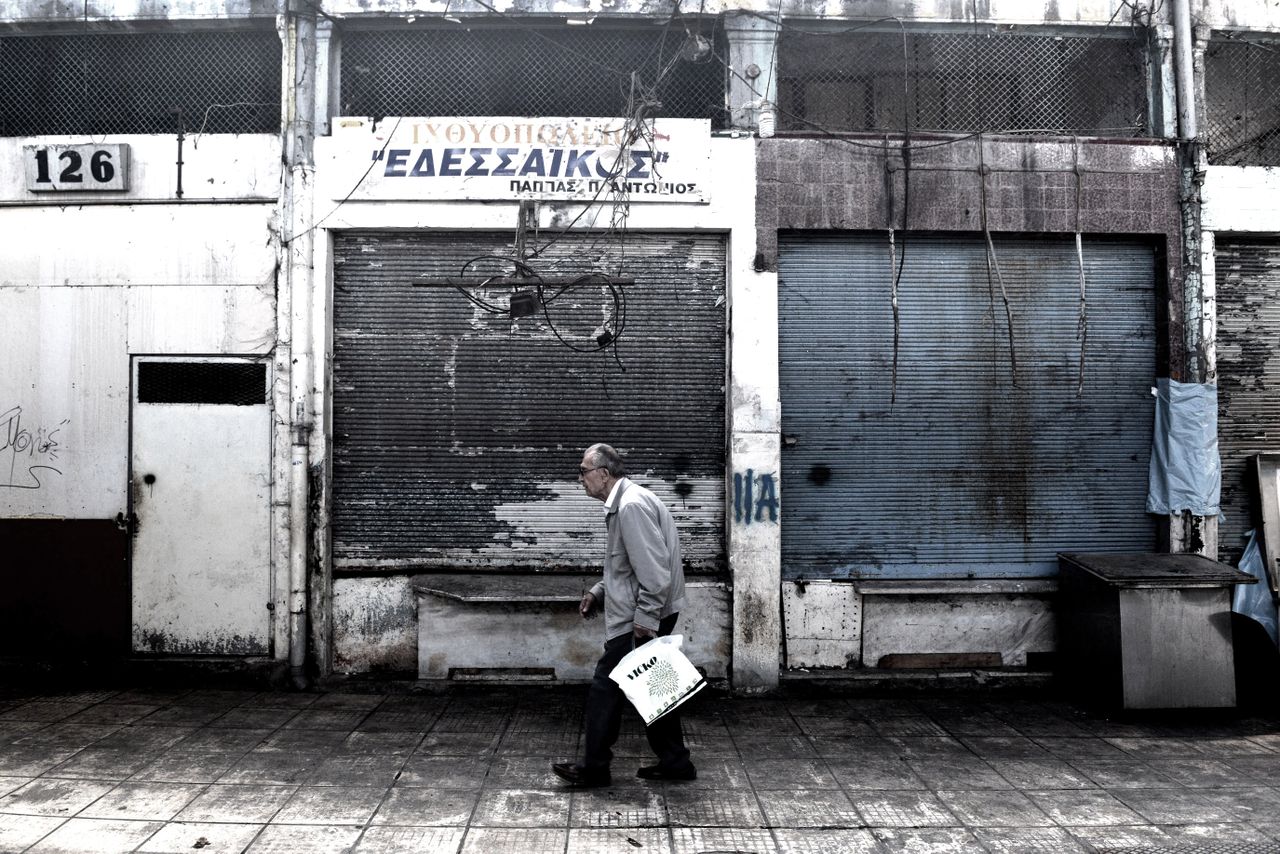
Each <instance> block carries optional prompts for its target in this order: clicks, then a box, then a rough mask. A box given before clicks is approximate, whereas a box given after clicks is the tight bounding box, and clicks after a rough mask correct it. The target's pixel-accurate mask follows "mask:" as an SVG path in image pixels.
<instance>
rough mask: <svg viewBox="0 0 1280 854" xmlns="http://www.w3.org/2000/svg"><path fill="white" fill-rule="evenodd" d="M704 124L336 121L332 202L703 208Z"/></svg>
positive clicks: (679, 121)
mask: <svg viewBox="0 0 1280 854" xmlns="http://www.w3.org/2000/svg"><path fill="white" fill-rule="evenodd" d="M710 142H711V124H710V122H709V121H708V120H706V119H661V118H660V119H652V120H649V121H645V122H643V123H640V124H639V125H636V124H635V123H634V122H633V121H631V120H628V119H623V118H581V117H579V118H513V117H492V116H489V117H478V118H467V117H453V118H385V119H382V120H380V121H377V122H375V121H374V120H372V119H365V118H337V119H334V120H333V145H334V148H333V160H334V162H333V164H332V165H333V167H334V171H335V173H337V175H338V176H339V178H338V179H337V181H336V182H335V183H334V185H333V194H334V196H333V197H334V198H335V199H339V200H347V199H362V200H387V201H412V200H424V201H426V200H431V201H445V200H475V201H502V200H507V201H509V200H521V199H533V200H564V201H580V202H591V201H601V202H605V201H615V200H616V199H617V198H618V197H619V196H625V197H626V199H627V200H628V201H630V202H690V203H706V202H708V201H709V198H708V192H707V178H708V164H709V162H710V150H711V145H710Z"/></svg>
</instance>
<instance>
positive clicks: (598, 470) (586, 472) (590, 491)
mask: <svg viewBox="0 0 1280 854" xmlns="http://www.w3.org/2000/svg"><path fill="white" fill-rule="evenodd" d="M578 480H580V481H582V488H583V489H585V490H586V491H587V495H590V496H591V497H592V498H595V499H597V500H599V501H604V500H605V499H606V498H608V497H609V490H608V488H607V487H608V485H609V472H607V471H605V469H604V467H603V466H598V465H596V461H595V460H594V459H593V458H592V457H591V455H590V454H585V453H584V454H583V455H582V462H580V463H578Z"/></svg>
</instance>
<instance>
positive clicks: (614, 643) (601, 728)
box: [582, 614, 689, 771]
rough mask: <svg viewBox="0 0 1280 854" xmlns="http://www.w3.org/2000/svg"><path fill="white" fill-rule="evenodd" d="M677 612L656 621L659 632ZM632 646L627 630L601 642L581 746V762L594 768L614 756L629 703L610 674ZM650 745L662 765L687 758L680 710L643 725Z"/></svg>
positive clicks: (662, 632) (682, 762)
mask: <svg viewBox="0 0 1280 854" xmlns="http://www.w3.org/2000/svg"><path fill="white" fill-rule="evenodd" d="M679 616H680V615H679V614H672V615H671V616H670V617H666V618H665V619H663V620H662V622H661V623H659V624H658V634H659V635H669V634H671V630H672V629H674V628H675V627H676V618H677V617H679ZM633 649H635V642H634V637H633V636H632V635H631V633H630V632H628V633H627V634H625V635H620V636H619V637H616V638H613V639H612V640H610V641H608V642H607V643H606V644H605V645H604V655H603V656H601V657H600V661H599V663H598V664H596V672H595V676H594V677H593V678H592V680H591V690H590V691H588V692H587V712H586V717H587V743H586V747H585V748H584V750H583V759H582V765H583V767H584V768H589V769H591V770H593V771H607V770H609V763H610V762H611V761H612V759H613V749H612V748H613V745H614V744H615V743H616V742H617V741H618V730H619V728H620V727H621V726H622V711H623V709H624V708H626V707H628V706H630V705H631V704H630V703H629V702H627V695H626V694H623V693H622V689H621V688H619V687H618V683H616V682H614V681H613V680H612V679H610V678H609V674H610V673H611V672H612V671H613V668H615V667H617V666H618V662H619V661H621V660H622V658H623V656H625V655H626V654H627V653H629V652H631V650H633ZM644 734H645V736H646V737H647V738H648V739H649V747H651V748H652V749H653V752H654V753H655V754H656V755H657V757H658V764H659V765H662V766H663V767H664V768H679V767H681V766H683V765H685V764H686V763H687V762H688V761H689V750H688V749H687V748H686V747H685V746H684V733H682V732H681V731H680V710H679V709H676V710H675V711H671V712H667V713H666V714H665V715H663V716H662V717H660V718H658V719H657V720H656V721H654V722H653V724H652V725H651V726H649V727H647V728H646V729H645V732H644Z"/></svg>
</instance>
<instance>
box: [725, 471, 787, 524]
mask: <svg viewBox="0 0 1280 854" xmlns="http://www.w3.org/2000/svg"><path fill="white" fill-rule="evenodd" d="M757 486H759V489H758V490H757V489H756V487H757ZM753 493H754V496H755V497H754V500H753ZM766 509H767V510H768V511H769V518H768V519H766V518H765V517H764V512H765V510H766ZM753 516H754V517H755V519H754V521H756V522H766V521H767V522H777V521H778V487H777V485H776V483H775V481H774V477H773V473H772V472H768V473H765V474H759V475H757V474H756V473H755V472H754V471H753V470H751V469H747V471H746V474H743V473H741V472H734V474H733V521H734V522H735V523H737V524H739V525H750V524H751V522H752V521H753V520H752V517H753Z"/></svg>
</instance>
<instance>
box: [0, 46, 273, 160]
mask: <svg viewBox="0 0 1280 854" xmlns="http://www.w3.org/2000/svg"><path fill="white" fill-rule="evenodd" d="M280 62H281V48H280V39H279V37H278V36H277V35H276V33H275V31H274V30H273V29H266V28H261V29H253V30H243V29H242V30H217V31H200V32H150V33H101V32H95V33H76V34H67V35H5V36H0V136H36V135H40V134H107V133H177V131H178V129H179V127H181V128H182V129H183V130H186V131H199V130H203V131H204V132H205V133H277V132H279V129H280Z"/></svg>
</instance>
